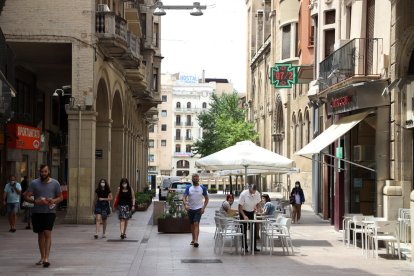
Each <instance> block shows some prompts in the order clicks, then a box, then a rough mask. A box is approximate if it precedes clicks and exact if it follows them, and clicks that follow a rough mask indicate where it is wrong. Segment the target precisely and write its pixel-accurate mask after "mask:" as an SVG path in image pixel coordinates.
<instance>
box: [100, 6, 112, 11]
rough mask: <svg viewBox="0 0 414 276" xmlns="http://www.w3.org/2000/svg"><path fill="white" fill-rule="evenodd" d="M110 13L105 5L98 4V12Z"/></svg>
mask: <svg viewBox="0 0 414 276" xmlns="http://www.w3.org/2000/svg"><path fill="white" fill-rule="evenodd" d="M109 11H111V10H110V9H109V7H108V5H107V4H98V12H109Z"/></svg>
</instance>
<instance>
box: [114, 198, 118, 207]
mask: <svg viewBox="0 0 414 276" xmlns="http://www.w3.org/2000/svg"><path fill="white" fill-rule="evenodd" d="M118 202H119V195H118V196H117V197H115V199H114V208H115V209H116V208H118Z"/></svg>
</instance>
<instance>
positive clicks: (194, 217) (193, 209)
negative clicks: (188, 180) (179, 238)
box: [183, 174, 208, 247]
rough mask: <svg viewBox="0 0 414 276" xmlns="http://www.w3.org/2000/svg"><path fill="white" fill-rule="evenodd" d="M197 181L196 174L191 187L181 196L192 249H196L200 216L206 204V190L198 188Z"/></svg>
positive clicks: (202, 187) (201, 187)
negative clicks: (188, 225)
mask: <svg viewBox="0 0 414 276" xmlns="http://www.w3.org/2000/svg"><path fill="white" fill-rule="evenodd" d="M199 181H200V177H199V176H198V174H193V177H192V182H193V185H192V186H189V187H187V189H185V192H184V196H183V203H184V206H185V209H186V210H187V212H188V218H189V219H190V224H191V234H192V236H193V240H192V241H191V245H193V246H194V247H198V235H199V233H200V220H201V215H202V214H204V210H205V209H206V207H207V204H208V193H207V188H206V187H204V186H203V185H201V186H200V184H199ZM187 198H188V200H187ZM203 198H204V203H203Z"/></svg>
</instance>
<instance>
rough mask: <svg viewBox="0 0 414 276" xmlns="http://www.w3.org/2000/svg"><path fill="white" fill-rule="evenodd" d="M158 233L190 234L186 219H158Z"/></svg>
mask: <svg viewBox="0 0 414 276" xmlns="http://www.w3.org/2000/svg"><path fill="white" fill-rule="evenodd" d="M158 232H162V233H191V225H190V221H189V220H188V218H166V219H158Z"/></svg>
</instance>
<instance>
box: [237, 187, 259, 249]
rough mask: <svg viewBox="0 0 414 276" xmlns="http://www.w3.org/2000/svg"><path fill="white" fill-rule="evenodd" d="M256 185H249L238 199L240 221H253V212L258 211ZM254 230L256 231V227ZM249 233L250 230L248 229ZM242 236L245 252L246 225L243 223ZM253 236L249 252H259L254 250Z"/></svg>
mask: <svg viewBox="0 0 414 276" xmlns="http://www.w3.org/2000/svg"><path fill="white" fill-rule="evenodd" d="M256 190H257V189H256V185H254V184H250V185H249V189H248V190H244V191H243V192H242V193H241V194H240V197H239V214H240V219H243V220H248V219H254V212H255V210H259V209H260V195H259V193H258V192H257V191H256ZM256 229H258V228H257V227H256ZM250 231H251V229H250ZM243 234H244V239H243V242H244V249H245V251H246V252H247V225H246V223H243ZM253 235H254V237H255V238H254V242H253V248H254V249H252V248H251V250H254V251H260V250H259V249H257V248H256V233H254V234H252V235H251V236H253Z"/></svg>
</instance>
